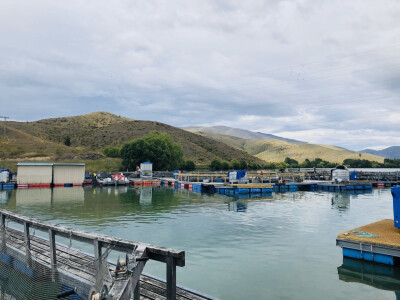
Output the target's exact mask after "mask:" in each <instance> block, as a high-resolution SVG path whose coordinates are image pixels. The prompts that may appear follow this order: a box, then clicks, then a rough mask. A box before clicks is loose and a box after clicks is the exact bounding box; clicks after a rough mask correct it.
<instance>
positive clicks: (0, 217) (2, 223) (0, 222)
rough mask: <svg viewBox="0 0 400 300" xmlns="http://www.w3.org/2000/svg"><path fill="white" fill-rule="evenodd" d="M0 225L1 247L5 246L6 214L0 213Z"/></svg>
mask: <svg viewBox="0 0 400 300" xmlns="http://www.w3.org/2000/svg"><path fill="white" fill-rule="evenodd" d="M0 226H1V243H2V246H3V248H4V247H5V246H6V216H5V215H3V214H0Z"/></svg>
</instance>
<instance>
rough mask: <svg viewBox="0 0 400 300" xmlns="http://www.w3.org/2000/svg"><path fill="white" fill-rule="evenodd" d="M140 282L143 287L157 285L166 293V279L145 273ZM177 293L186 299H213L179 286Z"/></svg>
mask: <svg viewBox="0 0 400 300" xmlns="http://www.w3.org/2000/svg"><path fill="white" fill-rule="evenodd" d="M140 284H141V285H142V287H143V288H148V287H149V285H151V286H156V287H157V288H159V289H162V290H164V292H163V293H162V294H163V295H166V283H165V282H164V281H160V280H158V279H155V278H152V277H148V276H146V275H143V276H142V277H141V283H140ZM176 295H177V297H178V296H181V297H184V298H185V299H192V300H204V299H211V298H208V297H206V296H200V295H196V294H193V293H192V292H190V291H186V290H184V289H181V288H179V287H177V288H176Z"/></svg>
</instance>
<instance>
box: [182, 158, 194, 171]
mask: <svg viewBox="0 0 400 300" xmlns="http://www.w3.org/2000/svg"><path fill="white" fill-rule="evenodd" d="M182 169H184V170H185V171H194V170H196V164H195V163H194V161H191V160H187V161H185V163H184V164H183V166H182Z"/></svg>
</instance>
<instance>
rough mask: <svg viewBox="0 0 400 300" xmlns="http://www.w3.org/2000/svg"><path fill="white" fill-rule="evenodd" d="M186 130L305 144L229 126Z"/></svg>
mask: <svg viewBox="0 0 400 300" xmlns="http://www.w3.org/2000/svg"><path fill="white" fill-rule="evenodd" d="M182 129H185V130H187V131H190V132H207V133H212V134H223V135H229V136H234V137H238V138H241V139H247V140H248V139H259V140H280V141H285V142H289V143H296V144H297V143H299V144H303V143H305V142H302V141H297V140H293V139H287V138H283V137H280V136H276V135H273V134H267V133H263V132H254V131H250V130H245V129H240V128H233V127H228V126H212V127H201V126H193V127H184V128H182Z"/></svg>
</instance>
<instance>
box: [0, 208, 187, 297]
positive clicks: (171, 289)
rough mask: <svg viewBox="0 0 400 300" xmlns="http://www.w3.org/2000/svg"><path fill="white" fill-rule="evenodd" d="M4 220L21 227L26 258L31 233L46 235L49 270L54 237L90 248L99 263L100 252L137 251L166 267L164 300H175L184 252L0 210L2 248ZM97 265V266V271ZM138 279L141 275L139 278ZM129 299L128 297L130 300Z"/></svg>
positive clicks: (53, 258)
mask: <svg viewBox="0 0 400 300" xmlns="http://www.w3.org/2000/svg"><path fill="white" fill-rule="evenodd" d="M6 220H7V222H8V221H12V222H15V223H18V224H22V225H23V228H24V230H23V237H24V244H25V251H26V255H27V256H30V255H31V254H30V253H31V252H30V242H31V241H30V237H31V235H30V230H31V229H34V230H40V231H43V232H47V233H48V240H49V242H50V249H49V253H50V261H51V266H52V267H54V268H56V267H57V253H56V236H60V237H63V238H67V239H70V240H76V241H79V242H83V243H87V244H92V245H93V250H94V259H95V261H98V260H99V258H100V257H101V256H102V250H103V248H106V249H110V248H112V249H113V250H115V251H119V252H124V253H128V254H131V253H133V251H135V250H137V249H140V252H141V253H142V255H145V256H146V258H148V259H150V260H154V261H158V262H163V263H166V286H167V299H176V266H179V267H183V266H185V252H184V251H178V250H174V249H168V248H164V247H158V246H154V245H150V244H146V243H141V242H134V241H129V240H125V239H120V238H115V237H111V236H107V235H101V234H95V233H90V232H85V231H82V230H78V229H72V228H67V227H64V226H60V225H53V224H49V223H45V222H42V221H38V220H35V219H31V218H28V217H25V216H21V215H18V214H15V213H13V212H9V211H7V210H3V209H0V228H1V232H2V240H3V245H4V244H5V241H6V238H5V232H6V231H7V224H6ZM140 263H141V266H140V268H138V269H140V273H141V271H142V270H143V268H144V264H145V261H144V262H140ZM98 268H99V265H98V264H97V265H96V269H98ZM139 276H140V274H139ZM133 290H134V292H133V294H134V297H135V299H136V298H138V297H139V279H138V278H137V284H135V287H134V288H133ZM130 296H131V295H129V297H130Z"/></svg>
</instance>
